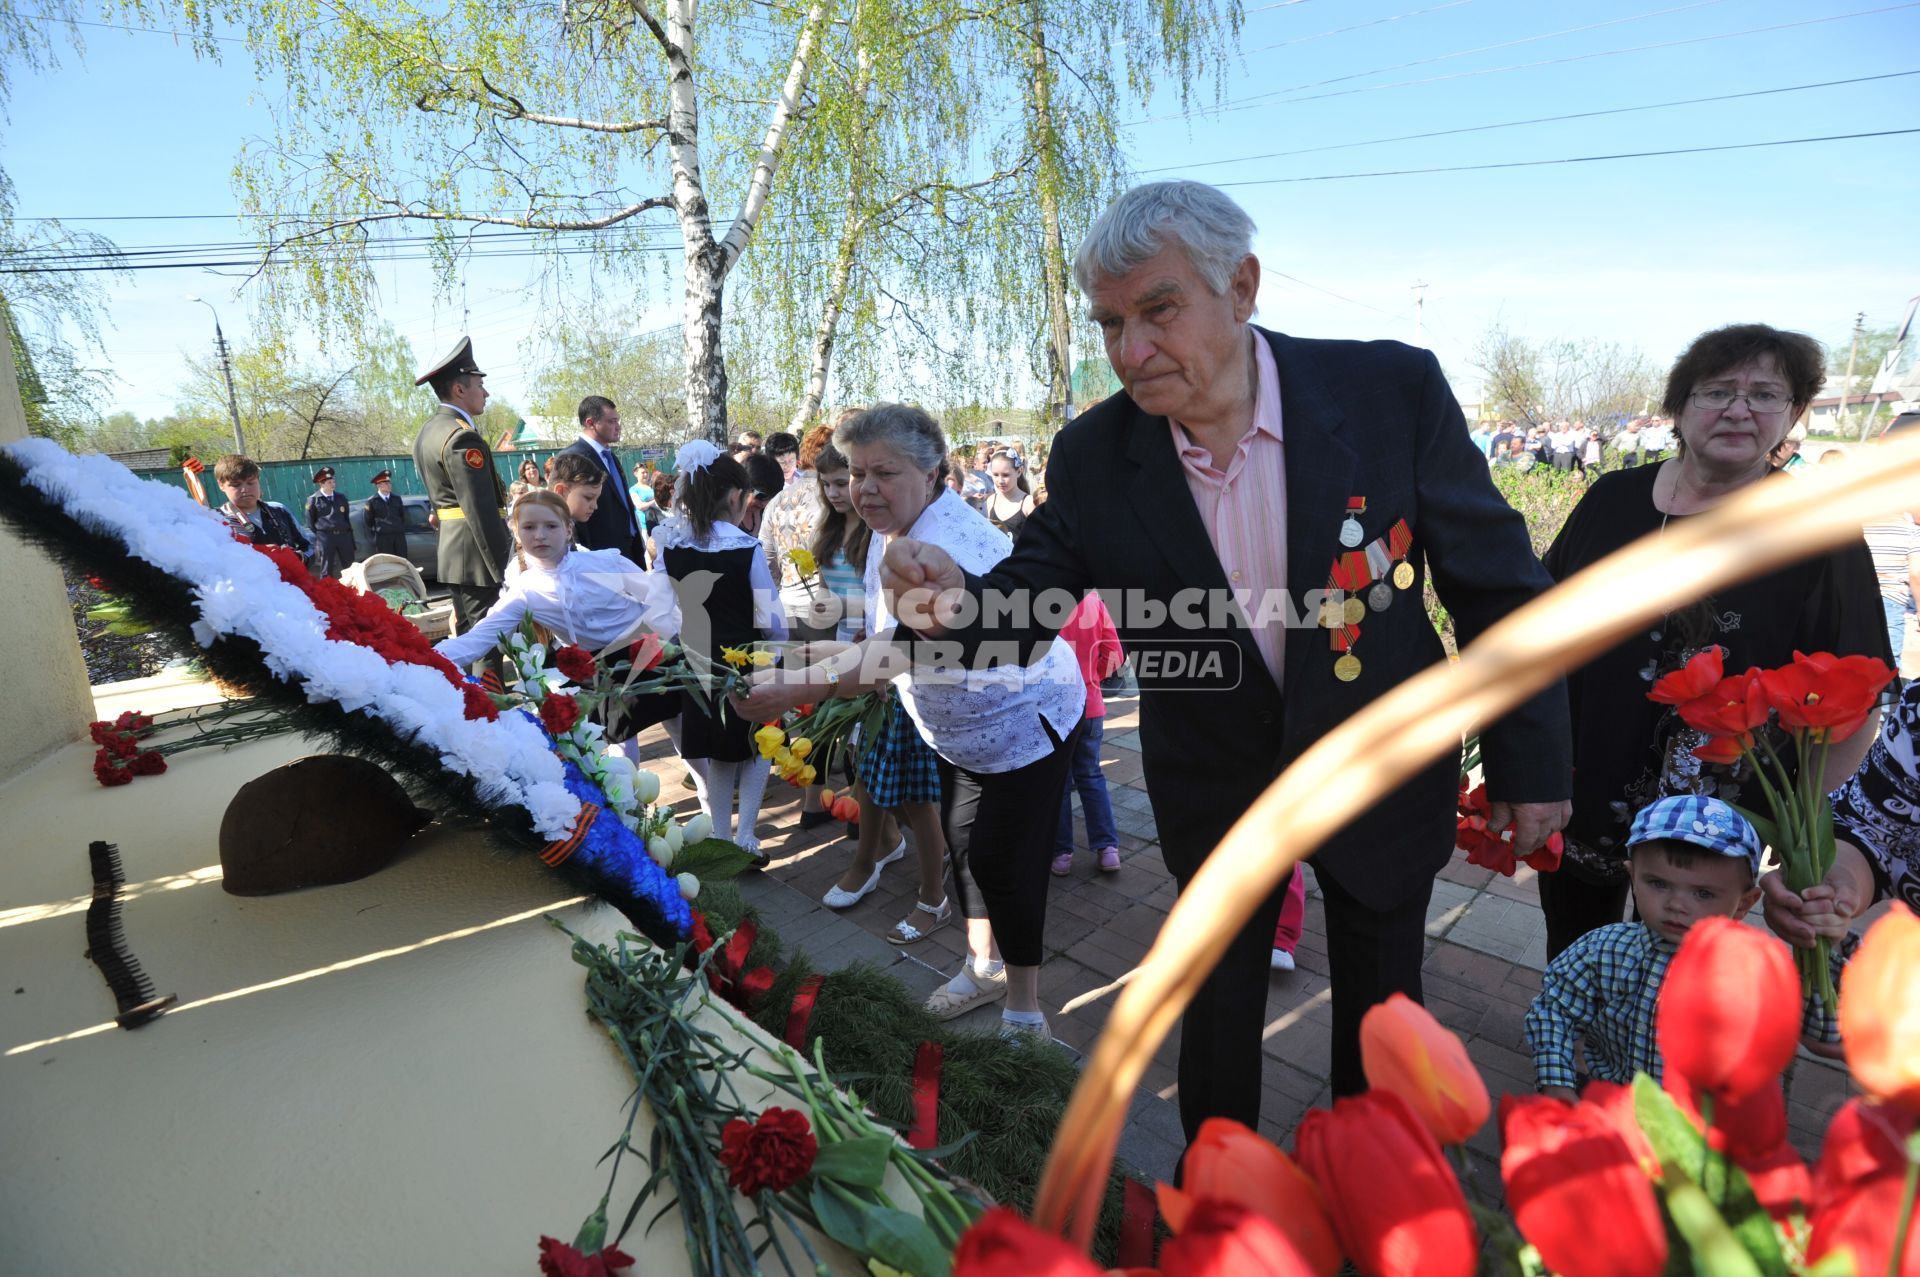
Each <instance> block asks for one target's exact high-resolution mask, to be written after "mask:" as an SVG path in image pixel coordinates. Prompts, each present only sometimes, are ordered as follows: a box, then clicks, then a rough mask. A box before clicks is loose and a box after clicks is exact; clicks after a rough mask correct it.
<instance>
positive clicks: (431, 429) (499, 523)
mask: <svg viewBox="0 0 1920 1277" xmlns="http://www.w3.org/2000/svg"><path fill="white" fill-rule="evenodd" d="M413 463H414V465H416V466H418V467H419V469H420V478H421V480H422V481H423V482H424V483H425V484H426V488H427V500H428V501H429V502H430V503H431V504H432V506H433V509H434V512H435V514H436V515H438V517H439V520H440V549H439V577H440V581H441V583H442V584H444V585H445V586H447V588H448V590H449V592H450V593H451V594H452V596H453V615H454V619H455V620H456V621H458V622H459V625H460V629H461V631H462V632H464V631H466V630H468V629H470V628H472V627H473V626H474V625H475V624H477V623H478V622H479V620H480V618H481V617H483V616H485V615H486V614H487V612H488V610H489V609H491V608H492V607H493V605H494V603H495V602H497V601H498V600H499V597H500V582H501V580H502V579H503V577H504V576H505V573H506V566H507V558H508V556H509V555H511V554H512V553H513V537H512V535H511V534H510V533H509V532H508V531H507V520H506V513H505V508H506V504H507V493H506V488H505V487H504V486H503V485H502V484H501V482H500V473H499V471H497V470H495V469H494V468H493V450H492V449H491V448H489V447H487V441H486V440H485V439H482V438H481V437H480V432H479V431H477V430H475V429H474V428H473V426H472V425H470V424H469V423H468V421H467V419H466V418H465V417H464V416H462V415H461V414H460V413H459V412H457V411H455V410H454V409H453V408H451V407H449V406H448V405H446V404H441V405H440V407H439V408H438V409H437V410H436V411H435V412H434V414H433V415H432V416H431V417H429V418H427V422H426V424H425V425H424V426H422V427H421V428H420V435H419V437H418V438H416V439H415V440H414V441H413Z"/></svg>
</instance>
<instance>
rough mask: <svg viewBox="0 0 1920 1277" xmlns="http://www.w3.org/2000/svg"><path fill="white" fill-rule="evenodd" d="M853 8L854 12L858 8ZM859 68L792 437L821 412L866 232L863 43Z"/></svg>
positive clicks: (868, 123)
mask: <svg viewBox="0 0 1920 1277" xmlns="http://www.w3.org/2000/svg"><path fill="white" fill-rule="evenodd" d="M856 12H857V11H856ZM857 56H858V58H859V71H858V74H857V78H856V79H855V81H854V100H855V102H857V103H858V104H859V109H860V112H861V120H862V123H861V127H860V130H859V132H858V134H857V137H858V138H859V142H860V146H859V154H856V155H854V156H853V162H852V165H851V168H852V174H853V179H852V181H850V182H848V183H847V215H846V220H845V221H844V222H842V223H841V225H840V242H839V243H838V244H836V245H835V246H834V254H833V273H832V274H831V275H830V276H829V277H828V279H827V296H826V303H825V305H823V306H822V307H821V308H820V322H819V323H817V324H815V325H814V328H813V349H812V350H811V351H809V352H808V356H807V387H806V390H805V391H804V392H803V393H802V394H801V396H800V404H799V406H798V407H796V408H795V409H794V410H793V419H792V421H790V422H789V423H788V424H787V430H788V432H789V433H791V434H792V435H793V436H794V437H795V438H796V439H797V438H800V437H801V436H803V435H804V434H806V432H807V428H808V427H809V426H810V425H811V424H812V423H813V420H814V418H815V417H817V416H818V415H819V413H820V404H821V403H822V401H824V400H825V399H826V397H827V374H828V372H830V371H831V370H832V368H833V346H834V341H835V339H836V337H837V336H838V333H839V327H840V316H841V315H842V314H844V313H845V312H846V307H847V284H848V282H849V281H850V280H851V279H852V278H853V258H854V253H855V251H856V250H857V249H858V248H859V247H860V239H861V236H862V235H864V234H865V233H866V223H867V219H866V218H865V217H863V216H862V215H861V213H860V206H861V204H862V202H864V200H865V199H866V177H867V165H866V159H867V157H866V149H867V148H866V143H867V141H868V139H869V137H870V136H871V132H872V128H873V116H872V113H871V110H870V108H869V105H868V102H867V95H868V93H869V92H870V90H871V87H872V74H873V57H872V55H871V54H870V53H869V52H868V50H867V49H866V48H864V47H863V48H861V50H860V51H859V54H858V55H857Z"/></svg>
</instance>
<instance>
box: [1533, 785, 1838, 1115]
mask: <svg viewBox="0 0 1920 1277" xmlns="http://www.w3.org/2000/svg"><path fill="white" fill-rule="evenodd" d="M1627 850H1628V853H1629V855H1630V857H1631V860H1630V862H1629V867H1628V873H1629V877H1630V878H1631V880H1632V883H1633V905H1634V912H1635V913H1636V914H1637V915H1638V916H1639V919H1640V920H1639V921H1637V922H1619V923H1615V924H1613V925H1612V926H1610V927H1601V928H1599V929H1598V930H1596V931H1591V932H1589V933H1587V934H1586V935H1585V936H1582V937H1581V938H1580V939H1579V940H1578V941H1576V942H1575V943H1574V944H1573V945H1571V946H1569V947H1568V948H1567V949H1566V951H1565V952H1563V953H1562V954H1561V955H1560V956H1559V957H1557V958H1555V959H1554V960H1553V963H1552V965H1551V966H1549V967H1548V968H1547V971H1546V974H1545V975H1544V976H1543V977H1542V979H1541V982H1540V996H1539V997H1537V998H1535V999H1534V1000H1533V1005H1532V1006H1531V1007H1529V1008H1528V1010H1527V1044H1528V1046H1529V1047H1530V1048H1531V1049H1532V1051H1533V1070H1534V1080H1535V1082H1536V1084H1537V1085H1538V1086H1539V1087H1540V1089H1541V1090H1542V1091H1543V1092H1545V1093H1546V1094H1548V1095H1553V1096H1557V1097H1559V1098H1560V1099H1564V1100H1573V1099H1575V1098H1576V1097H1577V1093H1578V1090H1579V1088H1580V1086H1581V1085H1582V1084H1583V1083H1584V1081H1585V1078H1584V1077H1582V1076H1581V1075H1580V1074H1579V1073H1578V1072H1577V1071H1576V1070H1575V1068H1574V1047H1575V1045H1576V1044H1577V1043H1580V1042H1584V1043H1585V1044H1586V1060H1587V1073H1588V1074H1590V1075H1591V1076H1592V1077H1595V1078H1598V1079H1600V1080H1601V1081H1604V1082H1619V1083H1622V1084H1625V1083H1629V1082H1632V1081H1633V1075H1634V1074H1635V1073H1646V1074H1649V1075H1651V1076H1652V1077H1653V1078H1654V1080H1655V1081H1658V1080H1659V1079H1660V1051H1659V1047H1658V1045H1657V1044H1656V1042H1655V1039H1654V1008H1655V1006H1656V1005H1657V1004H1658V1002H1659V999H1660V986H1661V984H1662V983H1663V982H1664V981H1665V980H1666V976H1667V964H1668V963H1669V962H1671V961H1672V960H1673V954H1674V951H1675V950H1676V949H1677V948H1679V945H1680V941H1681V940H1682V939H1684V938H1685V937H1686V934H1687V931H1688V930H1689V929H1690V928H1691V927H1692V926H1693V925H1694V924H1695V923H1696V922H1699V921H1700V920H1701V919H1702V918H1716V917H1717V918H1742V917H1745V916H1746V914H1747V911H1748V910H1750V909H1752V908H1753V906H1754V904H1755V902H1757V901H1758V900H1759V899H1760V885H1759V882H1760V836H1759V835H1758V834H1757V833H1755V832H1754V828H1753V826H1752V825H1750V824H1748V823H1747V820H1746V818H1745V817H1743V816H1742V815H1741V814H1740V813H1739V812H1737V811H1735V810H1734V809H1733V808H1732V807H1729V806H1728V805H1727V804H1726V803H1724V802H1721V801H1720V800H1719V799H1718V798H1704V797H1701V796H1699V795H1697V794H1675V795H1671V796H1669V797H1666V798H1661V799H1658V800H1656V801H1654V802H1652V803H1649V804H1648V805H1647V806H1646V807H1644V808H1642V809H1641V811H1640V814H1639V815H1637V816H1635V817H1634V820H1633V828H1632V830H1631V832H1630V833H1629V834H1628V836H1627ZM1802 1027H1803V1029H1804V1032H1805V1036H1806V1037H1808V1038H1809V1039H1814V1040H1818V1041H1825V1042H1832V1041H1837V1040H1838V1038H1839V1026H1838V1025H1837V1024H1836V1023H1835V1022H1834V1021H1833V1019H1832V1017H1830V1016H1828V1015H1826V1014H1825V1012H1824V1009H1823V1008H1822V1007H1821V1004H1820V1000H1819V998H1817V997H1815V998H1812V999H1810V1000H1809V1002H1808V1004H1807V1007H1806V1012H1805V1018H1804V1020H1803V1022H1802Z"/></svg>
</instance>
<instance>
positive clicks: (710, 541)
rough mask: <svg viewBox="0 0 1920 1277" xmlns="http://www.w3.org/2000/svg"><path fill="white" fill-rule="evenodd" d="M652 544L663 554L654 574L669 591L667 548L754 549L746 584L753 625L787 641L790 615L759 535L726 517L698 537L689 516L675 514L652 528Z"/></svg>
mask: <svg viewBox="0 0 1920 1277" xmlns="http://www.w3.org/2000/svg"><path fill="white" fill-rule="evenodd" d="M653 544H654V548H655V549H657V550H659V551H660V553H659V554H657V555H655V556H654V561H653V567H652V569H651V571H652V574H653V575H655V576H658V577H659V578H660V580H661V581H663V582H665V583H666V585H667V588H668V589H669V590H671V589H672V584H673V583H672V578H671V577H669V576H668V575H667V555H666V552H667V551H668V550H676V549H686V550H698V551H701V552H703V553H709V554H711V553H718V552H719V551H721V550H747V549H751V550H752V551H753V558H752V560H751V561H750V563H749V564H748V567H747V584H748V585H749V586H750V587H751V588H752V590H753V623H754V626H755V627H756V628H757V629H759V630H761V631H763V632H764V633H765V634H766V636H767V637H768V638H769V639H770V640H772V641H773V642H775V643H784V642H785V641H786V638H787V614H786V612H785V611H783V610H782V609H781V607H780V600H779V595H778V594H776V593H775V592H774V588H773V575H772V573H770V572H769V571H768V570H767V552H766V548H765V547H764V546H762V545H761V544H760V540H759V538H758V537H753V536H749V535H748V534H747V533H745V532H743V531H742V530H741V529H740V528H738V527H737V526H735V525H734V524H731V523H728V522H726V521H725V520H722V521H720V522H718V523H715V524H714V525H713V528H712V530H711V531H709V532H708V533H707V535H706V536H705V537H696V536H695V535H694V533H693V525H692V524H691V523H688V522H687V517H686V516H685V515H684V514H676V515H674V516H673V517H672V518H671V519H668V520H667V521H666V522H665V523H662V524H661V525H660V526H659V527H657V528H655V529H654V530H653ZM676 633H677V631H676Z"/></svg>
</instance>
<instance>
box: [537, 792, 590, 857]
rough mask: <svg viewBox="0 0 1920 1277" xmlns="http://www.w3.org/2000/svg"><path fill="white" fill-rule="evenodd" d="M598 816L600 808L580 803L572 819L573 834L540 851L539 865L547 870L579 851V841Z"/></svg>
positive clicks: (551, 843)
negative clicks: (577, 811)
mask: <svg viewBox="0 0 1920 1277" xmlns="http://www.w3.org/2000/svg"><path fill="white" fill-rule="evenodd" d="M599 815H600V808H599V807H598V806H597V805H595V804H593V803H581V804H580V814H579V815H578V816H577V817H575V818H574V822H573V832H572V833H570V834H568V835H567V836H566V837H565V838H562V839H561V840H560V841H559V842H550V843H548V844H547V845H546V846H545V847H543V848H541V849H540V863H541V864H543V865H545V866H546V867H547V868H549V869H552V868H553V867H554V866H556V865H558V864H560V863H561V862H563V861H565V860H566V858H567V857H568V856H571V855H572V854H573V853H574V852H576V851H578V850H580V840H581V839H583V838H585V837H586V836H587V831H588V830H589V829H592V828H593V822H594V820H595V819H596V818H597V817H598V816H599Z"/></svg>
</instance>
